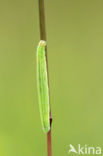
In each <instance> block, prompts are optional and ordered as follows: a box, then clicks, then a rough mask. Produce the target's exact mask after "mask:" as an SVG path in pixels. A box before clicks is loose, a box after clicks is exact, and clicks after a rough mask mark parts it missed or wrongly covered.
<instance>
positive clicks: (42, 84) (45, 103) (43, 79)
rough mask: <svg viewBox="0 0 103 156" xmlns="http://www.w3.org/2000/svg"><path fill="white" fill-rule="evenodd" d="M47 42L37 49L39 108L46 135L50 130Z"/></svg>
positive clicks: (43, 42) (40, 44) (40, 43)
mask: <svg viewBox="0 0 103 156" xmlns="http://www.w3.org/2000/svg"><path fill="white" fill-rule="evenodd" d="M45 46H46V41H43V40H41V41H40V42H39V45H38V47H37V75H38V78H37V80H38V94H39V106H40V116H41V122H42V126H43V131H44V132H45V133H47V132H49V130H50V121H49V111H50V109H49V88H48V78H47V67H46V57H45Z"/></svg>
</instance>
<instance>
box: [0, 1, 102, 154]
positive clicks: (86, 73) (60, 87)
mask: <svg viewBox="0 0 103 156" xmlns="http://www.w3.org/2000/svg"><path fill="white" fill-rule="evenodd" d="M45 11H46V29H47V41H48V61H49V77H50V98H51V105H52V116H53V125H52V149H53V156H58V155H59V156H67V155H68V153H67V152H68V150H69V144H73V145H77V144H79V143H80V144H81V145H85V144H87V145H90V146H91V145H92V146H97V145H98V146H102V145H103V134H102V133H103V1H102V0H52V1H46V0H45ZM38 18H39V16H38V0H15V1H13V0H9V1H8V0H0V156H46V151H47V149H46V135H45V134H44V133H43V131H42V127H41V121H40V114H39V106H38V97H37V83H36V47H37V44H38V42H39V19H38Z"/></svg>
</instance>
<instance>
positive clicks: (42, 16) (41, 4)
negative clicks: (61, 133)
mask: <svg viewBox="0 0 103 156" xmlns="http://www.w3.org/2000/svg"><path fill="white" fill-rule="evenodd" d="M38 2H39V23H40V39H41V40H45V41H46V28H45V8H44V0H38ZM45 57H46V64H47V76H48V87H49V97H50V86H49V73H48V56H47V46H46V49H45ZM49 104H50V101H49ZM51 123H52V117H51V107H50V131H49V132H48V133H47V151H48V156H52V148H51Z"/></svg>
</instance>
